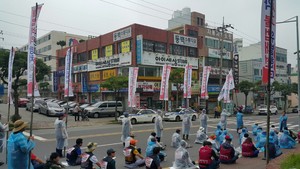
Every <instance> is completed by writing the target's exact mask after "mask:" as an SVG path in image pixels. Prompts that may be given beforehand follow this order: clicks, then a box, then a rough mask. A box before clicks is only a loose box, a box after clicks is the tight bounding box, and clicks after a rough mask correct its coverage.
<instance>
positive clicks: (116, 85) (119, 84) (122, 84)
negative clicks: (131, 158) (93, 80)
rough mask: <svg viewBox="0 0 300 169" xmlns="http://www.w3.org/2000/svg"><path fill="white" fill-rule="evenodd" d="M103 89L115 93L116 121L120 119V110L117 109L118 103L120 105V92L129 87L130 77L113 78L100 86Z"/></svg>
mask: <svg viewBox="0 0 300 169" xmlns="http://www.w3.org/2000/svg"><path fill="white" fill-rule="evenodd" d="M100 86H101V87H102V88H107V89H108V90H111V91H114V95H115V100H116V107H115V120H116V121H117V120H118V119H117V118H118V115H119V113H118V109H117V103H118V99H117V98H118V96H119V93H120V90H121V89H123V88H127V87H128V77H127V76H113V77H111V78H109V79H107V80H106V81H104V82H102V83H101V84H100Z"/></svg>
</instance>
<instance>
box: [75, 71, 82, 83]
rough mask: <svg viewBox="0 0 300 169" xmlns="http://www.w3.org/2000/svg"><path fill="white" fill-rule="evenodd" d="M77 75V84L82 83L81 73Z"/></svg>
mask: <svg viewBox="0 0 300 169" xmlns="http://www.w3.org/2000/svg"><path fill="white" fill-rule="evenodd" d="M75 75H76V82H77V83H78V82H81V74H80V73H77V74H75Z"/></svg>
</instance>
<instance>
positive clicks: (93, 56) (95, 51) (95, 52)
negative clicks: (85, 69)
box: [92, 49, 98, 60]
mask: <svg viewBox="0 0 300 169" xmlns="http://www.w3.org/2000/svg"><path fill="white" fill-rule="evenodd" d="M97 59H98V49H94V50H92V60H97Z"/></svg>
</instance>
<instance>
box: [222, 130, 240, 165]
mask: <svg viewBox="0 0 300 169" xmlns="http://www.w3.org/2000/svg"><path fill="white" fill-rule="evenodd" d="M225 140H226V141H225V143H223V144H222V145H221V147H220V162H221V163H223V164H233V163H235V162H236V160H237V159H238V158H239V157H238V155H239V154H238V153H235V150H234V148H233V147H232V145H231V140H232V139H231V138H230V136H228V135H227V136H226V137H225Z"/></svg>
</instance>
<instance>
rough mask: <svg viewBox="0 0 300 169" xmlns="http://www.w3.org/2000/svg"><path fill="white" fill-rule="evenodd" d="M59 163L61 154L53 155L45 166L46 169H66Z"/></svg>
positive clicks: (55, 153)
mask: <svg viewBox="0 0 300 169" xmlns="http://www.w3.org/2000/svg"><path fill="white" fill-rule="evenodd" d="M59 161H60V156H59V154H58V153H57V152H54V153H51V155H50V158H49V160H47V162H46V164H45V166H44V169H64V168H65V167H64V165H62V164H61V163H60V162H59ZM24 169H25V168H24Z"/></svg>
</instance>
